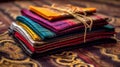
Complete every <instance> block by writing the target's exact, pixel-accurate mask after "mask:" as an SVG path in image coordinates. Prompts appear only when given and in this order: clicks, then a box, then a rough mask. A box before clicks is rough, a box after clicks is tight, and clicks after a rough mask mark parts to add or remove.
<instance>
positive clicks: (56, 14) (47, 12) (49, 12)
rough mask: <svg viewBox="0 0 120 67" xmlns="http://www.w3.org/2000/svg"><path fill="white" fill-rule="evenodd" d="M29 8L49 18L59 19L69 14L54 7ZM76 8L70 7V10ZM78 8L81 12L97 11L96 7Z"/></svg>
mask: <svg viewBox="0 0 120 67" xmlns="http://www.w3.org/2000/svg"><path fill="white" fill-rule="evenodd" d="M29 9H30V10H31V11H33V12H35V13H36V14H38V15H40V16H42V17H43V18H45V19H48V20H54V19H58V18H61V17H64V16H65V15H67V14H66V13H64V12H61V11H57V10H53V9H50V8H47V7H37V6H30V7H29ZM74 9H75V8H74ZM74 9H73V8H70V10H74ZM76 9H77V12H79V13H84V12H89V13H90V12H91V13H93V12H96V8H78V7H76Z"/></svg>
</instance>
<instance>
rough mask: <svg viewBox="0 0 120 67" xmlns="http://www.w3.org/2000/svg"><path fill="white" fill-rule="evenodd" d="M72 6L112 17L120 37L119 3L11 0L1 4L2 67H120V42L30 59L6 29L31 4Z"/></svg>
mask: <svg viewBox="0 0 120 67" xmlns="http://www.w3.org/2000/svg"><path fill="white" fill-rule="evenodd" d="M53 3H57V4H59V5H64V4H72V5H75V6H80V7H95V8H97V10H98V12H99V13H102V14H105V15H107V16H110V17H113V21H115V22H110V24H113V25H114V26H115V27H116V32H117V37H118V38H120V34H119V33H120V11H119V10H120V8H119V7H120V1H117V0H116V1H114V0H113V1H104V0H99V1H98V0H94V1H92V0H89V2H88V1H86V0H81V1H79V0H64V1H60V0H59V1H58V0H40V1H11V2H1V3H0V67H80V66H81V67H94V66H96V67H120V42H117V43H116V44H115V43H111V44H99V45H96V46H91V47H86V48H79V49H75V50H71V51H64V52H61V53H58V54H54V55H49V56H44V57H38V58H31V57H29V56H27V55H26V54H25V53H24V52H23V51H22V49H21V48H20V47H19V46H17V43H15V42H14V40H13V39H12V38H11V37H9V36H8V33H7V29H8V27H9V26H10V24H11V23H12V22H13V21H15V18H16V16H18V15H20V10H21V9H22V8H28V6H29V5H37V6H41V5H51V4H53Z"/></svg>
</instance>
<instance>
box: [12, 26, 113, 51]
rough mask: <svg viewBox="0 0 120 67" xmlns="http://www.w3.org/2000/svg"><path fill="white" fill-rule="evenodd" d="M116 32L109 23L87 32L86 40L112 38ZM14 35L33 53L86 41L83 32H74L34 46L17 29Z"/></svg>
mask: <svg viewBox="0 0 120 67" xmlns="http://www.w3.org/2000/svg"><path fill="white" fill-rule="evenodd" d="M114 33H115V32H114V28H113V27H111V26H108V25H107V26H105V27H104V29H101V30H96V31H92V32H89V34H87V37H86V42H88V41H94V40H97V39H102V38H110V37H112V36H113V34H114ZM71 35H72V36H71ZM13 36H15V37H16V38H17V39H19V40H21V41H22V42H23V43H24V44H25V45H26V47H27V48H28V49H29V50H31V51H32V52H33V53H34V52H36V53H42V52H46V51H49V50H53V49H56V48H61V47H66V46H73V45H78V44H81V43H84V41H83V37H84V36H83V34H80V33H74V35H73V34H69V35H66V36H61V37H56V38H54V39H51V40H46V41H43V42H44V44H42V45H41V44H36V45H35V44H34V46H32V45H31V44H30V43H29V42H28V40H27V39H26V38H25V37H24V36H23V35H22V34H20V33H19V32H16V31H15V33H14V34H13ZM28 43H29V44H28ZM33 50H34V51H33Z"/></svg>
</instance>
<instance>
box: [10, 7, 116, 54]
mask: <svg viewBox="0 0 120 67" xmlns="http://www.w3.org/2000/svg"><path fill="white" fill-rule="evenodd" d="M21 14H22V15H21V16H17V17H16V22H13V23H12V24H11V26H10V29H9V32H10V35H11V36H12V37H13V38H14V40H15V41H16V42H18V43H19V45H20V46H21V47H22V48H23V50H24V51H25V52H26V53H27V54H29V55H33V54H39V53H44V52H51V51H53V52H56V51H57V50H64V49H68V48H74V47H80V46H85V45H89V44H92V43H97V44H99V43H107V42H112V41H113V40H114V39H112V38H111V37H113V35H114V34H115V32H114V27H113V26H110V25H109V24H108V22H109V21H108V20H109V17H107V16H105V15H102V14H99V13H96V8H81V7H77V6H72V5H66V6H61V7H59V6H55V5H52V6H42V7H38V6H29V9H22V10H21ZM114 41H115V40H114Z"/></svg>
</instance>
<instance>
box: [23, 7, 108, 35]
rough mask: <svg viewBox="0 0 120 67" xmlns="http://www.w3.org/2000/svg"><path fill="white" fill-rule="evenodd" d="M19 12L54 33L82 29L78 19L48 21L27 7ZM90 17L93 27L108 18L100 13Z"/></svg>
mask: <svg viewBox="0 0 120 67" xmlns="http://www.w3.org/2000/svg"><path fill="white" fill-rule="evenodd" d="M21 13H22V15H24V16H26V17H28V18H30V19H31V20H33V21H35V22H36V23H39V24H40V25H43V26H44V27H46V28H48V29H50V30H51V31H53V32H55V33H56V34H64V33H65V31H67V32H72V31H74V30H78V29H79V30H80V29H84V24H82V23H81V22H80V21H78V20H76V19H66V20H59V21H54V22H50V21H47V20H45V19H43V18H41V17H40V16H38V15H37V14H34V13H32V12H30V11H29V10H27V9H23V10H22V11H21ZM91 18H92V20H93V27H94V26H95V25H98V26H99V27H100V26H103V25H105V24H107V21H106V19H108V18H107V17H106V16H103V15H100V14H95V15H93V16H91ZM86 21H87V22H88V23H89V24H90V22H89V21H90V20H87V19H86Z"/></svg>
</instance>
